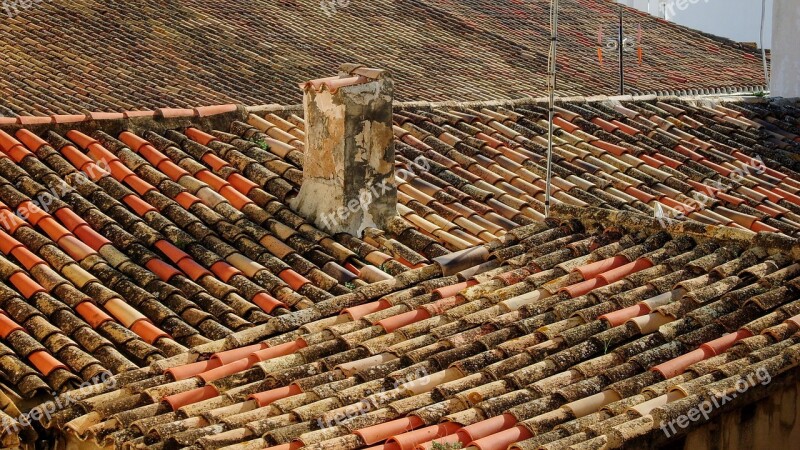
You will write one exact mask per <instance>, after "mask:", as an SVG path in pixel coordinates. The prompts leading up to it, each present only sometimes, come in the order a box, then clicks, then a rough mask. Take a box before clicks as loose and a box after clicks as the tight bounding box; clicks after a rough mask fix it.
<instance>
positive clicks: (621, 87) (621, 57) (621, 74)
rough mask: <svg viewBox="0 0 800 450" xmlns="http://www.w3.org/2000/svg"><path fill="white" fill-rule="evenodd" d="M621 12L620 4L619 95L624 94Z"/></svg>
mask: <svg viewBox="0 0 800 450" xmlns="http://www.w3.org/2000/svg"><path fill="white" fill-rule="evenodd" d="M622 14H623V7H622V5H620V7H619V95H625V62H624V59H623V55H624V53H623V52H624V51H625V48H624V45H623V44H624V42H623V40H624V39H625V37H624V36H625V35H624V33H623V32H622Z"/></svg>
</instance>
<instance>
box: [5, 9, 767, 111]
mask: <svg viewBox="0 0 800 450" xmlns="http://www.w3.org/2000/svg"><path fill="white" fill-rule="evenodd" d="M321 4H322V5H327V6H321ZM613 4H614V2H612V1H610V0H609V1H606V0H603V1H598V0H565V1H562V2H561V5H562V11H561V15H560V17H561V19H560V21H561V25H560V27H561V28H560V30H561V41H560V56H559V65H560V70H561V78H560V82H559V94H560V95H579V94H581V95H598V94H605V95H612V94H615V93H617V76H616V64H615V63H614V62H615V61H616V57H615V56H613V55H608V54H607V55H606V65H605V66H604V67H602V68H601V67H599V66H598V61H597V52H596V47H597V35H598V31H600V29H598V26H599V25H598V24H605V28H604V29H603V30H602V31H603V33H604V35H606V36H609V35H611V34H613V33H614V24H615V23H616V15H615V11H616V9H615V8H613V7H612V5H613ZM337 5H345V6H337ZM548 7H549V2H547V1H526V2H519V1H514V0H499V1H498V0H467V1H446V0H428V1H420V0H403V1H391V0H374V1H350V2H340V1H338V0H330V1H329V0H325V1H324V2H322V3H320V2H319V1H317V0H282V1H272V0H257V1H250V0H225V1H224V2H220V1H187V0H175V1H171V2H169V4H168V6H165V4H164V2H163V1H155V0H142V1H137V2H136V4H135V6H132V5H131V4H130V2H123V1H117V2H98V1H92V0H77V1H73V2H69V4H62V3H59V2H34V3H33V6H32V7H30V8H28V9H23V8H22V7H21V6H20V7H19V9H18V10H16V14H14V15H13V17H11V18H6V19H4V20H3V21H2V23H1V24H0V51H1V52H2V54H3V56H4V60H5V61H6V68H7V69H6V70H4V71H3V73H2V74H0V94H2V95H0V97H1V98H2V99H0V115H7V116H10V115H14V114H20V115H27V114H43V113H44V114H49V113H74V112H76V111H122V110H137V109H143V108H156V107H162V106H172V107H192V106H196V105H209V104H221V103H242V104H246V105H258V104H266V103H278V104H295V103H299V102H300V100H301V92H300V91H299V90H298V89H297V84H296V83H297V82H300V81H304V80H308V79H312V78H315V77H316V75H318V74H320V73H328V72H330V70H331V68H334V67H338V66H339V65H340V64H341V63H344V62H358V63H363V64H366V65H369V66H371V67H381V68H385V69H388V70H390V71H391V72H392V73H393V74H394V77H395V78H396V80H397V83H396V86H397V88H396V89H397V91H396V98H397V99H398V100H401V101H411V100H425V101H440V100H458V101H466V100H485V99H489V98H492V99H500V98H520V97H526V96H534V97H535V96H540V95H542V94H543V93H544V90H545V71H546V54H547V46H548V42H549V37H548V31H547V28H548V27H547V17H548V13H547V11H548ZM12 8H13V6H12ZM12 12H13V11H12ZM626 23H627V24H628V33H629V34H633V35H635V34H636V32H637V29H638V25H640V24H641V26H642V29H643V42H642V44H643V48H644V64H643V65H641V66H639V65H637V63H636V55H635V54H631V55H629V56H628V58H629V61H628V69H627V72H628V73H627V81H628V85H629V87H630V91H629V92H628V93H664V92H666V91H673V92H679V91H686V92H688V93H692V92H693V93H697V92H700V93H703V92H706V93H707V92H708V91H711V92H712V93H713V92H720V91H722V90H724V91H726V92H727V91H728V90H733V91H738V90H741V89H745V90H754V89H755V90H757V89H759V88H758V87H757V86H759V85H762V84H763V80H762V78H763V76H762V71H761V68H760V63H759V61H760V59H759V57H758V55H757V54H756V53H755V52H754V51H753V50H752V49H745V48H743V47H742V46H740V45H738V44H735V43H733V42H731V41H727V40H723V39H716V38H711V37H709V36H707V35H704V34H702V33H699V32H696V31H693V30H690V29H688V28H684V27H680V26H677V25H674V24H671V23H666V22H664V21H661V20H658V19H656V18H654V17H652V16H648V15H646V14H643V13H641V12H638V11H635V10H629V14H628V19H627V22H626ZM467 42H468V43H469V44H468V45H465V43H467Z"/></svg>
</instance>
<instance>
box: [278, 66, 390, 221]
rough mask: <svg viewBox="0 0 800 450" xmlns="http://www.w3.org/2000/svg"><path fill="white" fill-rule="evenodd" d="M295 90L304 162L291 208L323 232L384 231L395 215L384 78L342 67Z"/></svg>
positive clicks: (385, 74) (387, 83)
mask: <svg viewBox="0 0 800 450" xmlns="http://www.w3.org/2000/svg"><path fill="white" fill-rule="evenodd" d="M300 87H301V88H302V89H303V92H304V95H303V108H304V111H305V121H306V142H305V163H304V165H303V185H302V187H301V188H300V194H299V195H298V196H297V197H296V198H295V199H294V201H293V203H292V207H293V208H294V209H295V210H296V211H298V212H300V214H302V215H303V216H305V217H307V218H308V219H310V220H313V221H314V223H315V224H316V225H317V226H318V227H319V228H320V229H323V230H325V231H328V232H330V233H339V232H346V233H350V234H354V235H361V233H362V231H363V230H364V229H365V228H367V227H376V228H379V229H383V228H385V225H386V224H387V222H388V221H389V219H390V218H392V217H393V216H394V215H396V214H397V188H396V187H395V183H394V136H393V133H392V92H393V83H392V78H391V76H390V75H389V73H388V72H385V71H383V70H379V69H369V68H366V67H363V66H360V65H355V64H345V65H343V66H342V67H341V69H340V73H339V76H337V77H331V78H322V79H318V80H312V81H309V82H306V83H302V84H301V85H300Z"/></svg>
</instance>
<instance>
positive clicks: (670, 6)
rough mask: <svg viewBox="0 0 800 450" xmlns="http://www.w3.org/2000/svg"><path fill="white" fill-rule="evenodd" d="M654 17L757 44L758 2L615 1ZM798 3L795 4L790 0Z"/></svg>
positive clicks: (768, 22)
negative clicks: (647, 12) (646, 12)
mask: <svg viewBox="0 0 800 450" xmlns="http://www.w3.org/2000/svg"><path fill="white" fill-rule="evenodd" d="M618 1H619V2H620V3H622V4H625V5H628V6H632V7H634V8H637V9H639V10H641V11H648V10H649V12H650V14H652V15H654V16H658V17H661V18H666V19H667V20H669V21H670V22H675V23H677V24H680V25H684V26H687V27H690V28H694V29H697V30H701V31H704V32H706V33H711V34H714V35H717V36H723V37H726V38H729V39H733V40H734V41H738V42H756V43H758V42H759V31H760V28H761V0H618ZM773 1H774V0H767V13H766V17H765V24H764V46H765V47H766V48H770V46H771V42H770V37H771V36H772V11H773V8H772V3H773ZM794 2H795V3H798V2H797V0H794Z"/></svg>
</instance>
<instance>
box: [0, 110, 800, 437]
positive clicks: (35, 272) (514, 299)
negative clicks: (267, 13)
mask: <svg viewBox="0 0 800 450" xmlns="http://www.w3.org/2000/svg"><path fill="white" fill-rule="evenodd" d="M253 111H255V110H253ZM543 117H544V110H543V109H542V106H541V105H540V104H537V103H513V102H512V103H505V104H502V103H496V104H493V105H490V104H484V105H480V104H474V105H466V104H464V105H460V106H450V107H444V106H441V105H428V106H422V105H416V106H413V107H411V106H403V105H400V106H399V107H398V109H397V111H396V115H395V134H396V137H397V139H396V155H397V168H398V173H397V175H398V177H397V181H398V183H399V188H398V191H399V193H398V196H399V200H400V204H399V205H398V213H399V217H398V218H397V219H395V221H394V222H393V223H392V224H391V226H390V227H388V229H387V230H376V229H367V230H366V232H365V235H364V236H363V238H359V237H356V236H351V235H345V234H340V235H336V236H330V235H328V234H326V233H324V232H323V231H321V230H319V229H317V228H316V227H314V226H313V225H311V224H309V223H308V222H307V221H305V220H304V219H303V218H302V217H299V216H298V215H297V214H295V213H294V212H293V211H292V210H291V209H290V208H289V207H287V206H286V204H287V200H289V199H290V198H292V197H293V196H294V195H296V194H297V191H298V187H299V185H300V183H301V182H302V165H303V147H304V145H303V139H304V132H303V129H304V122H303V119H302V118H301V117H299V116H298V115H296V114H293V113H292V112H291V110H288V109H284V110H283V111H279V110H277V109H276V110H275V111H274V112H272V113H266V112H263V111H262V112H258V113H256V112H254V113H252V114H248V113H246V112H245V111H244V109H243V108H236V107H235V106H233V105H229V106H222V107H207V108H196V109H194V110H174V109H161V110H158V111H156V112H155V113H153V112H150V113H144V114H142V113H138V114H134V113H128V114H125V115H122V114H120V115H119V116H117V115H89V116H82V115H77V116H52V117H48V118H46V119H43V120H41V121H40V122H42V123H32V122H31V121H29V120H24V119H17V120H11V121H10V122H19V123H7V124H5V125H4V129H5V131H4V132H3V133H0V150H2V152H3V154H4V155H5V157H3V158H0V215H2V217H0V252H2V255H0V276H2V278H3V281H4V284H2V285H0V291H1V292H2V295H1V296H0V309H1V310H2V314H1V315H0V338H2V341H0V342H2V346H0V350H2V352H0V353H1V355H0V362H1V363H2V365H0V371H1V372H2V373H3V375H4V376H5V377H4V380H5V381H4V383H5V384H6V385H7V386H9V387H10V388H11V389H12V390H13V392H14V394H15V395H17V396H19V397H21V398H33V397H37V396H38V395H39V394H46V393H47V392H48V391H49V390H51V389H52V390H55V391H56V392H59V393H61V396H60V397H59V400H57V404H59V405H61V407H54V409H55V410H56V411H57V412H56V413H55V414H54V415H52V416H47V418H46V419H45V420H44V422H45V423H44V425H45V426H47V427H54V428H58V429H63V430H68V431H69V432H74V433H76V434H77V435H79V436H80V437H81V438H90V439H92V440H95V441H99V442H101V443H105V444H110V443H114V444H118V445H122V444H124V443H129V444H131V445H142V446H144V445H148V446H150V445H159V444H163V445H167V446H171V445H196V446H199V447H202V448H217V447H220V446H223V445H227V444H239V443H247V444H243V446H242V447H241V448H261V447H267V446H273V445H284V447H281V448H289V447H292V448H295V447H297V446H298V445H299V443H300V442H302V443H304V444H305V445H307V446H311V447H312V448H317V447H319V448H323V447H327V446H328V445H335V448H352V449H355V448H358V447H367V446H373V445H381V441H383V440H384V439H387V438H393V439H394V440H393V441H392V442H394V441H397V442H399V444H398V445H399V448H403V449H405V448H411V447H413V445H411V444H408V442H411V441H408V439H410V440H412V441H414V443H423V442H425V441H430V440H431V439H433V438H434V437H438V435H439V434H446V435H448V436H449V437H447V438H446V439H448V440H455V439H461V440H462V441H463V443H464V444H468V443H469V442H470V441H473V440H474V441H475V443H476V445H478V446H479V447H480V448H481V449H483V450H486V449H495V448H500V447H502V448H505V444H507V443H508V442H515V441H520V444H519V445H520V448H525V449H527V448H535V447H536V446H538V445H541V444H544V443H548V442H555V441H559V440H566V441H559V442H560V443H566V442H569V443H570V445H571V444H578V443H580V442H583V441H591V442H594V443H597V442H611V443H618V442H619V441H620V439H622V440H626V439H634V438H637V437H641V436H643V435H646V434H648V433H649V432H650V431H651V429H653V428H654V425H653V424H655V428H656V429H657V428H658V426H659V425H660V418H663V417H674V415H675V414H679V413H680V412H681V411H682V409H681V408H686V407H690V406H692V404H691V402H692V401H693V400H692V399H695V398H696V397H695V396H696V395H699V394H700V389H701V388H703V387H704V386H705V385H706V384H708V383H711V382H715V383H717V384H716V385H717V386H719V387H722V388H724V387H726V386H728V385H729V384H730V383H732V382H734V381H735V379H736V377H737V376H739V375H740V374H742V373H747V371H748V370H754V369H755V368H756V366H759V365H764V366H765V367H768V368H769V370H770V373H771V374H773V375H774V376H777V375H778V374H779V373H780V372H782V371H784V370H787V369H788V368H789V367H793V366H794V365H796V364H797V361H798V358H796V357H794V356H795V355H796V353H797V348H796V346H795V343H796V342H797V337H796V336H795V333H796V332H797V331H798V325H800V324H798V321H800V319H798V318H797V317H796V316H797V315H798V314H800V307H798V306H797V300H796V299H797V290H796V289H797V286H796V277H797V276H798V270H800V269H798V267H800V266H798V264H796V263H794V260H795V258H797V257H798V256H800V245H798V244H797V241H796V240H795V238H794V236H795V235H796V234H797V230H798V227H800V225H799V224H800V218H798V216H797V214H800V194H798V191H799V190H800V182H799V181H798V180H800V176H798V174H797V172H795V171H794V169H796V165H797V159H796V158H797V156H796V155H797V153H796V151H797V147H798V145H800V144H799V143H800V137H799V136H798V134H797V118H798V117H800V110H798V105H797V104H793V103H777V102H768V101H765V100H761V101H754V102H746V101H728V102H724V103H722V102H712V101H710V100H686V99H683V100H677V99H668V98H652V99H632V100H628V101H623V102H619V101H615V100H612V99H606V100H602V101H601V100H596V101H584V102H578V101H575V102H564V103H561V104H560V106H559V108H558V119H557V125H558V131H557V133H556V135H557V141H556V144H557V147H556V152H555V159H554V161H555V164H554V178H553V184H554V186H555V187H556V189H555V190H554V201H555V202H556V205H555V206H554V208H555V209H556V211H559V214H560V215H561V216H568V217H571V218H572V220H564V221H559V220H556V219H554V220H550V221H548V222H546V223H545V222H543V219H544V217H543V216H542V210H543V204H542V200H543V192H544V190H543V187H544V186H543V182H542V176H543V159H542V158H543V157H542V155H543V148H544V145H545V141H544V140H543V134H542V133H543V129H544V128H543V123H544V122H542V120H543ZM757 157H758V158H760V159H758V158H757ZM414 161H416V162H414ZM423 162H424V165H425V166H426V167H427V168H428V171H423V170H420V169H421V168H420V167H419V165H420V164H422V163H423ZM415 164H416V165H415ZM698 192H700V193H705V194H706V197H698V196H697V193H698ZM692 197H695V198H698V199H706V200H702V201H700V202H695V203H692V202H690V200H689V199H690V198H692ZM37 206H38V207H37ZM588 206H593V207H600V208H597V209H592V208H588ZM656 208H661V209H662V211H664V216H663V217H662V218H661V219H660V220H658V219H654V218H653V217H654V214H655V210H656ZM673 211H683V212H685V213H686V214H687V215H688V217H689V218H691V219H695V220H697V221H700V222H705V223H706V224H709V225H704V224H701V223H699V222H693V221H689V222H686V221H681V220H671V219H670V218H672V217H675V218H677V219H680V217H679V216H677V215H676V214H675V213H674V212H673ZM15 212H16V213H15ZM723 225H726V226H723ZM763 231H780V233H763ZM453 252H455V253H453ZM787 319H791V320H788V321H787ZM726 333H731V334H726ZM106 370H108V371H111V372H112V373H114V374H117V375H116V377H115V378H114V381H115V384H113V385H112V384H107V385H104V386H105V388H106V389H108V392H104V393H101V394H99V395H98V391H97V388H94V387H92V388H81V389H78V390H71V389H72V388H73V387H74V386H75V385H77V384H78V383H80V382H82V381H85V380H91V379H93V378H96V377H97V376H98V375H100V374H102V373H103V372H104V371H106ZM415 374H416V375H415ZM419 374H422V375H426V376H425V377H422V378H421V381H414V380H415V378H416V376H417V375H419ZM681 396H685V399H683V400H679V398H680V397H681ZM66 399H69V401H66ZM362 399H367V400H368V402H369V405H370V406H362V405H365V404H366V403H364V402H362ZM62 400H63V401H62ZM667 400H669V403H667ZM52 405H53V404H45V405H44V406H41V408H49V407H50V406H52ZM65 405H66V406H65ZM353 405H355V406H353ZM601 407H603V408H602V409H601ZM354 408H356V409H358V408H367V409H366V410H364V411H362V412H363V413H361V412H355V413H354V412H353V410H354ZM630 408H632V409H630ZM653 408H655V409H653ZM3 411H4V413H5V414H6V415H7V416H9V417H15V411H16V407H15V406H14V405H13V403H9V404H7V406H6V408H4V409H3ZM338 413H344V416H341V415H339V416H337V414H338ZM630 414H633V415H630ZM4 417H5V416H4ZM337 417H338V419H337ZM348 417H349V418H348ZM443 418H445V419H448V420H449V423H445V424H443V425H438V423H439V421H440V419H443ZM12 420H13V419H12ZM337 420H338V421H337ZM330 424H332V425H330ZM329 425H330V426H329ZM5 429H8V428H5ZM411 429H414V430H416V431H415V432H414V433H412V434H410V435H409V434H405V433H406V432H408V431H411ZM6 438H12V439H13V435H12V436H6ZM498 446H500V447H498ZM383 448H384V449H385V450H392V449H395V448H398V447H396V446H394V445H392V444H391V443H387V444H385V447H383Z"/></svg>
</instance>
